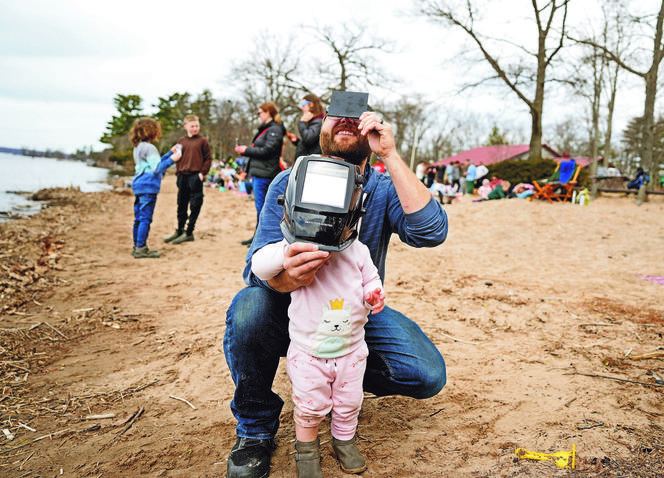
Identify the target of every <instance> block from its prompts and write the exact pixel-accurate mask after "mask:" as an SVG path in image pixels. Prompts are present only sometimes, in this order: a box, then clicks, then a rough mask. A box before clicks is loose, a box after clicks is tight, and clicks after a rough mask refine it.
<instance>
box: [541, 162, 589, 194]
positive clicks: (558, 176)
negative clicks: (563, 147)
mask: <svg viewBox="0 0 664 478" xmlns="http://www.w3.org/2000/svg"><path fill="white" fill-rule="evenodd" d="M580 171H581V165H579V164H578V163H577V162H576V161H575V160H574V159H570V160H568V161H561V162H560V163H558V166H556V169H555V171H554V172H553V174H552V175H551V177H549V178H548V179H543V180H541V181H533V186H534V187H535V194H534V195H533V199H546V200H547V201H549V202H550V203H552V202H553V201H558V202H565V201H569V200H570V199H571V198H572V192H573V191H574V186H576V183H577V178H578V177H579V172H580Z"/></svg>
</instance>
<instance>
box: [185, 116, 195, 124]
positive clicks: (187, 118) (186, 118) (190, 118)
mask: <svg viewBox="0 0 664 478" xmlns="http://www.w3.org/2000/svg"><path fill="white" fill-rule="evenodd" d="M190 121H198V116H196V115H187V116H185V117H184V123H189V122H190Z"/></svg>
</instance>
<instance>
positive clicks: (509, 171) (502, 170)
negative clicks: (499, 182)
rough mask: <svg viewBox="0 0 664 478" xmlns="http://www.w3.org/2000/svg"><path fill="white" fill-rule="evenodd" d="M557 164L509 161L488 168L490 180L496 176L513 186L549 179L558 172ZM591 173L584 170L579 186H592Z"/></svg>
mask: <svg viewBox="0 0 664 478" xmlns="http://www.w3.org/2000/svg"><path fill="white" fill-rule="evenodd" d="M556 166H557V163H556V162H555V161H554V160H552V159H535V160H523V159H521V160H519V159H514V160H508V161H501V162H500V163H495V164H491V165H489V166H487V169H488V170H489V173H488V174H487V177H488V178H489V179H490V178H491V177H492V176H496V177H498V178H500V179H505V180H507V181H509V182H510V183H511V184H512V185H514V184H519V183H531V184H532V182H533V181H538V180H541V179H548V178H549V177H550V176H551V175H552V174H553V172H554V171H555V170H556ZM589 176H590V172H589V171H588V168H582V169H581V171H580V172H579V177H578V178H577V184H578V185H579V186H583V187H588V186H589V185H590V177H589Z"/></svg>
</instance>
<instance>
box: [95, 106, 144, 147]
mask: <svg viewBox="0 0 664 478" xmlns="http://www.w3.org/2000/svg"><path fill="white" fill-rule="evenodd" d="M141 103H143V99H142V98H141V97H140V96H139V95H120V94H118V95H116V96H115V98H113V104H114V105H115V109H116V110H117V112H118V114H117V115H114V116H113V117H112V118H111V121H109V122H108V124H107V125H106V131H105V132H104V134H103V135H102V137H101V138H100V139H99V141H101V142H102V143H106V144H111V145H113V144H114V143H113V139H116V138H120V137H122V136H125V135H126V134H128V133H129V131H130V130H131V127H132V125H133V124H134V121H136V120H137V119H138V118H140V117H141V116H142V113H143V107H142V105H141Z"/></svg>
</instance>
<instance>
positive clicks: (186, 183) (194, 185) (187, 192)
mask: <svg viewBox="0 0 664 478" xmlns="http://www.w3.org/2000/svg"><path fill="white" fill-rule="evenodd" d="M177 185H178V231H184V230H185V229H184V227H185V225H186V226H187V230H186V232H187V234H189V235H191V234H193V233H194V228H195V227H196V220H197V219H198V215H199V214H200V212H201V207H202V206H203V181H201V179H200V178H199V177H198V173H191V174H180V175H179V176H178V179H177ZM187 212H188V214H187ZM187 219H189V222H188V223H187Z"/></svg>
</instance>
